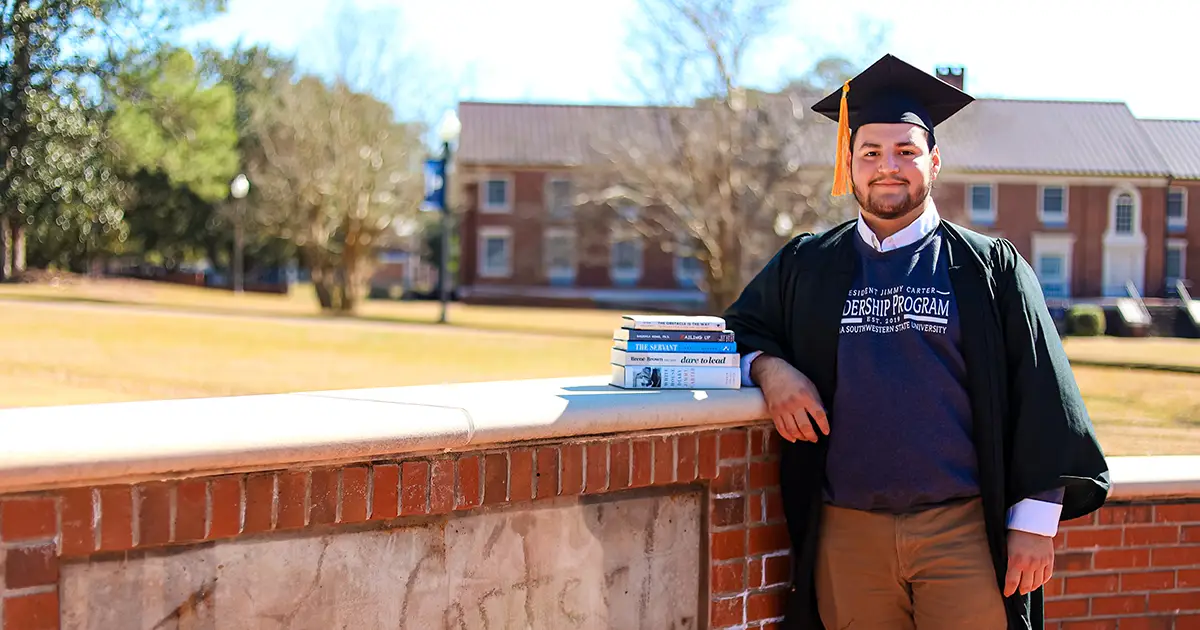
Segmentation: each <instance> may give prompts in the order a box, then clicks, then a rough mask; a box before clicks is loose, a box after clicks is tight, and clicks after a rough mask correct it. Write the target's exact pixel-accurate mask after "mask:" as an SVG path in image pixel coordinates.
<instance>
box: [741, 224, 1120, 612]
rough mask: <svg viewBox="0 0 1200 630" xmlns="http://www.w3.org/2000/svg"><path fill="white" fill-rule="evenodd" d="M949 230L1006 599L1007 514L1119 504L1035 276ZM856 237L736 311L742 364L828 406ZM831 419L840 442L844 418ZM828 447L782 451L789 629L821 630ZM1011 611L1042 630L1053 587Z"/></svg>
mask: <svg viewBox="0 0 1200 630" xmlns="http://www.w3.org/2000/svg"><path fill="white" fill-rule="evenodd" d="M940 229H942V230H944V233H945V235H946V242H947V243H948V245H949V248H948V251H949V268H950V271H949V273H950V280H951V285H952V287H953V290H954V294H955V297H956V302H957V305H958V309H959V313H960V317H959V321H960V322H961V328H962V346H963V347H962V352H963V356H964V359H965V361H966V366H967V375H968V381H969V382H968V390H969V393H970V397H971V409H972V415H973V421H974V427H973V439H974V443H975V448H976V453H977V456H978V462H979V475H980V486H981V494H982V500H983V506H984V512H985V519H986V524H987V536H988V543H989V546H990V548H991V553H992V559H993V563H994V565H995V569H996V584H997V588H999V589H1001V591H1002V589H1003V585H1004V577H1005V574H1006V573H1007V570H1008V552H1007V532H1008V529H1007V522H1006V519H1007V513H1008V508H1009V507H1010V506H1012V505H1013V504H1015V503H1016V502H1017V501H1019V500H1021V499H1023V498H1026V497H1030V496H1032V495H1034V494H1036V493H1039V492H1042V491H1046V490H1051V489H1053V488H1057V487H1063V488H1065V493H1064V496H1063V510H1062V520H1068V519H1072V518H1076V517H1078V516H1082V515H1084V514H1088V513H1090V512H1092V511H1095V510H1096V509H1098V508H1099V507H1100V506H1101V505H1102V504H1103V503H1104V500H1105V498H1106V497H1107V494H1108V489H1109V477H1108V466H1107V464H1106V462H1105V458H1104V455H1103V453H1102V451H1101V449H1100V445H1099V443H1098V442H1097V440H1096V438H1095V435H1094V433H1093V430H1092V425H1091V421H1090V420H1089V418H1088V414H1087V410H1086V409H1085V408H1084V404H1083V400H1082V398H1081V396H1080V393H1079V388H1078V386H1077V385H1076V382H1075V378H1074V375H1073V374H1072V372H1071V366H1070V364H1069V362H1068V360H1067V357H1066V354H1065V353H1064V351H1063V347H1062V341H1061V339H1060V338H1059V336H1058V332H1057V330H1056V329H1055V327H1054V322H1053V321H1052V320H1051V319H1050V315H1049V312H1048V311H1047V309H1046V305H1045V301H1044V299H1043V297H1042V291H1041V287H1040V285H1039V283H1038V280H1037V277H1036V276H1035V275H1034V273H1033V270H1032V269H1031V268H1030V267H1029V265H1028V263H1026V262H1025V260H1024V259H1023V258H1021V256H1020V255H1019V254H1018V252H1017V251H1016V248H1014V247H1013V245H1012V244H1011V243H1009V242H1008V241H1007V240H1004V239H995V238H991V237H987V236H984V235H981V234H978V233H976V232H972V231H970V230H968V229H966V228H963V227H960V226H957V225H954V224H952V223H950V222H947V221H943V222H942V224H941V226H940ZM855 238H860V237H859V236H858V234H857V232H856V230H855V223H854V221H850V222H847V223H844V224H842V225H840V226H838V227H836V228H834V229H832V230H829V231H828V232H825V233H822V234H818V235H810V236H806V237H797V238H796V239H793V240H792V241H791V242H790V243H788V245H786V246H785V247H784V248H782V249H781V250H780V251H779V252H778V253H777V254H776V255H775V256H774V257H773V258H772V259H771V260H770V262H768V264H767V265H766V266H765V268H764V269H763V270H762V271H761V272H759V274H758V275H757V276H755V277H754V278H753V279H752V280H751V281H750V282H749V283H748V284H747V286H746V288H745V289H744V290H743V292H742V294H741V295H740V297H739V298H738V299H737V300H736V301H735V302H734V303H733V304H732V305H731V306H730V307H729V309H728V310H727V311H726V312H725V313H724V317H725V319H726V322H727V325H728V328H729V329H731V330H733V331H734V333H735V335H736V337H735V338H736V340H737V345H738V351H739V352H741V353H742V354H743V356H744V355H745V354H747V353H750V352H753V351H756V350H760V351H763V352H765V353H767V354H770V355H773V356H776V357H780V358H783V359H785V360H787V361H788V362H790V363H791V364H792V365H794V366H795V367H796V368H797V369H799V370H800V371H801V372H803V373H804V374H805V375H806V376H808V377H809V378H810V379H811V380H812V381H813V383H814V384H815V385H816V387H817V390H818V392H819V393H820V396H821V400H822V401H823V402H825V404H827V405H828V402H829V401H832V400H833V395H834V391H835V389H836V388H837V387H839V384H838V383H837V382H836V374H837V370H836V362H837V349H838V330H839V327H840V322H841V316H842V306H843V304H844V302H845V299H846V295H847V293H848V292H849V290H850V289H851V284H852V283H853V281H854V274H855V272H856V269H857V265H858V261H859V256H858V254H857V252H855V249H854V243H853V239H855ZM844 386H847V387H853V384H852V383H849V384H845V385H844ZM830 415H831V418H830V422H831V426H830V431H831V432H836V431H837V423H836V410H834V411H833V413H832V414H830ZM826 448H827V442H826V440H825V438H821V439H820V440H819V441H818V442H816V443H810V442H796V443H789V442H787V441H784V442H783V447H782V449H783V450H782V453H781V461H780V473H781V474H780V486H781V490H782V495H783V503H784V511H785V515H786V517H787V522H788V530H789V533H790V535H791V540H792V545H793V559H794V561H793V568H794V569H793V584H792V590H791V592H790V593H789V600H788V602H787V606H786V621H785V623H784V625H783V627H784V628H787V629H789V630H801V629H802V630H809V629H814V630H817V629H821V628H823V626H822V624H821V620H820V617H819V616H818V614H817V605H816V591H815V588H814V581H813V575H814V566H815V559H816V552H817V532H818V531H819V518H820V513H821V504H822V488H823V485H824V478H825V457H826ZM862 465H864V466H866V465H869V464H868V462H862ZM1005 606H1006V609H1007V611H1008V621H1009V623H1008V627H1009V628H1010V630H1017V629H1020V630H1029V629H1030V628H1036V629H1037V630H1040V629H1041V628H1042V626H1043V612H1042V611H1043V593H1042V590H1041V589H1039V590H1038V591H1036V592H1035V593H1033V594H1031V595H1026V596H1021V595H1019V594H1018V595H1015V596H1013V597H1011V598H1007V599H1006V601H1005Z"/></svg>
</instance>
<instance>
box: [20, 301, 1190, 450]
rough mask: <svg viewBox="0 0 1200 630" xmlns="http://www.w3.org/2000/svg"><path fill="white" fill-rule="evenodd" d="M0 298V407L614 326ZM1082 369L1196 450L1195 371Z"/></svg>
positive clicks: (1157, 346) (301, 371) (412, 358)
mask: <svg viewBox="0 0 1200 630" xmlns="http://www.w3.org/2000/svg"><path fill="white" fill-rule="evenodd" d="M0 299H8V300H18V301H16V302H13V301H9V302H5V303H0V330H4V331H5V332H4V334H2V335H0V357H3V361H0V383H3V385H0V407H18V406H31V405H55V404H78V403H90V402H117V401H132V400H147V399H166V398H191V397H204V396H225V395H239V394H256V393H275V392H287V391H311V390H324V389H343V388H359V387H388V386H397V385H415V384H429V383H440V382H463V381H478V380H493V379H516V378H541V377H554V376H569V375H591V374H602V373H604V372H605V368H606V366H607V363H608V348H609V346H610V342H609V341H608V338H609V337H610V335H611V333H612V329H613V328H614V327H616V326H617V325H619V323H618V322H619V314H618V313H616V312H604V311H582V310H555V309H532V308H492V307H479V306H474V307H472V306H463V305H453V307H452V309H451V313H450V318H451V321H452V323H453V326H450V327H446V326H437V325H432V324H431V322H434V321H436V319H437V314H438V305H437V304H436V303H396V302H368V303H366V304H364V306H363V312H362V315H363V318H362V319H366V320H376V321H391V322H416V323H420V325H394V326H382V325H374V324H373V322H371V321H368V322H359V321H354V320H341V321H334V322H330V321H319V319H320V318H319V316H318V315H317V313H316V309H315V307H314V305H313V302H312V298H311V295H310V294H308V293H300V294H298V295H292V296H287V297H279V296H258V295H243V296H234V295H232V294H229V293H227V292H219V291H210V290H203V289H191V288H184V287H175V286H164V285H157V284H150V283H132V282H113V283H108V282H106V283H97V284H95V285H83V286H71V287H57V288H56V287H50V286H38V285H7V286H3V287H0ZM35 301H44V302H49V301H53V302H58V303H59V304H40V303H36V302H35ZM96 303H112V304H132V305H138V306H141V307H152V308H139V309H106V308H93V307H92V305H94V304H96ZM214 314H242V315H264V316H269V317H259V318H254V317H250V318H247V317H213V316H211V315H214ZM547 333H548V334H547ZM1067 348H1068V352H1069V353H1070V354H1071V355H1072V356H1073V357H1076V358H1088V359H1093V360H1108V361H1134V362H1158V363H1162V362H1170V363H1181V364H1187V365H1200V342H1193V341H1180V340H1127V339H1112V338H1098V339H1071V340H1069V341H1068V343H1067ZM1075 374H1076V377H1077V379H1078V380H1079V383H1080V387H1081V388H1082V390H1083V392H1084V396H1085V398H1086V400H1087V404H1088V408H1089V410H1090V411H1091V413H1092V416H1093V418H1094V420H1095V422H1096V426H1097V430H1098V432H1099V434H1100V437H1101V440H1102V442H1103V444H1104V447H1105V450H1106V451H1107V452H1109V453H1110V454H1114V455H1142V454H1182V453H1191V454H1200V426H1197V425H1198V424H1200V375H1190V374H1169V373H1161V372H1150V371H1139V370H1124V369H1114V368H1099V367H1083V366H1077V367H1076V369H1075Z"/></svg>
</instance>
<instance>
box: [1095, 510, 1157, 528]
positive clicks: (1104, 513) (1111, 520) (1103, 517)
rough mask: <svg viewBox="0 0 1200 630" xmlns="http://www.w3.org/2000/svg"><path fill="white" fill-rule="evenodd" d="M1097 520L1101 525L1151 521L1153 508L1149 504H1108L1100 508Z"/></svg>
mask: <svg viewBox="0 0 1200 630" xmlns="http://www.w3.org/2000/svg"><path fill="white" fill-rule="evenodd" d="M1098 521H1099V523H1100V524H1101V525H1125V524H1127V523H1152V522H1154V510H1153V507H1152V506H1149V505H1110V506H1108V507H1103V508H1100V515H1099V519H1098Z"/></svg>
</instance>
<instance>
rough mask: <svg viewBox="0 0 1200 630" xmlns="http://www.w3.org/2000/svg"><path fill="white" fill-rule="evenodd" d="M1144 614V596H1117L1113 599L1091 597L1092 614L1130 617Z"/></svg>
mask: <svg viewBox="0 0 1200 630" xmlns="http://www.w3.org/2000/svg"><path fill="white" fill-rule="evenodd" d="M1142 612H1146V596H1145V595H1118V596H1115V597H1093V598H1092V614H1093V615H1096V616H1100V615H1131V614H1134V613H1142Z"/></svg>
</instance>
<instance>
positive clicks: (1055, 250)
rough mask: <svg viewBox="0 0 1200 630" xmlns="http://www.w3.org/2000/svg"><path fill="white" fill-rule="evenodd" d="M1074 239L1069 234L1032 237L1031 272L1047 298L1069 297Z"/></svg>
mask: <svg viewBox="0 0 1200 630" xmlns="http://www.w3.org/2000/svg"><path fill="white" fill-rule="evenodd" d="M1074 243H1075V241H1074V237H1073V236H1071V235H1069V234H1061V233H1059V234H1034V235H1033V271H1034V273H1035V274H1037V278H1038V282H1039V283H1041V285H1042V293H1043V294H1044V295H1045V296H1046V297H1047V298H1066V297H1070V296H1071V251H1072V248H1073V246H1074Z"/></svg>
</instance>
